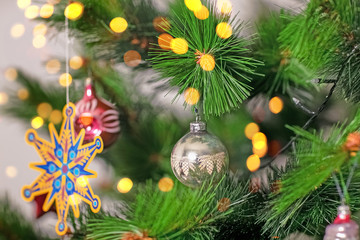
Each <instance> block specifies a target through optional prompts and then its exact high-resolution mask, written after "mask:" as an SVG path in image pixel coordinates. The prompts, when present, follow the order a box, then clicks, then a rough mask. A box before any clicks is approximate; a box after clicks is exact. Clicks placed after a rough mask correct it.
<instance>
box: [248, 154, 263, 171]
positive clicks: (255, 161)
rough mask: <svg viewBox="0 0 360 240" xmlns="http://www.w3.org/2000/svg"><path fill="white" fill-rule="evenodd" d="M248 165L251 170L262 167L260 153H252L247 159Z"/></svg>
mask: <svg viewBox="0 0 360 240" xmlns="http://www.w3.org/2000/svg"><path fill="white" fill-rule="evenodd" d="M246 166H247V168H248V169H249V171H251V172H255V171H256V170H258V169H259V167H260V158H259V156H258V155H256V154H253V155H250V156H249V157H248V158H247V160H246Z"/></svg>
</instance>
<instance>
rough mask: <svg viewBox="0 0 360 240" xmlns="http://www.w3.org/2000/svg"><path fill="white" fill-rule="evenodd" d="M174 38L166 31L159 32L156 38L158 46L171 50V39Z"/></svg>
mask: <svg viewBox="0 0 360 240" xmlns="http://www.w3.org/2000/svg"><path fill="white" fill-rule="evenodd" d="M173 39H174V38H173V37H172V36H171V35H170V34H167V33H163V34H160V36H159V38H158V43H159V46H160V47H161V48H162V49H164V50H171V40H173Z"/></svg>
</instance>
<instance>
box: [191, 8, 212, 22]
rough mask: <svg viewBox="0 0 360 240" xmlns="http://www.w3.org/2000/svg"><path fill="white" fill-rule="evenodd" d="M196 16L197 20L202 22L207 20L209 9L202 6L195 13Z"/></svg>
mask: <svg viewBox="0 0 360 240" xmlns="http://www.w3.org/2000/svg"><path fill="white" fill-rule="evenodd" d="M194 14H195V17H196V18H198V19H200V20H205V19H207V18H208V17H209V9H208V8H207V7H205V6H204V5H203V6H201V8H200V10H199V11H195V12H194Z"/></svg>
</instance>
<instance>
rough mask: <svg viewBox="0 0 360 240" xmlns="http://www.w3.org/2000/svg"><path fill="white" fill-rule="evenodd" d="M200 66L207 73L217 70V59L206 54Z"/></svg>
mask: <svg viewBox="0 0 360 240" xmlns="http://www.w3.org/2000/svg"><path fill="white" fill-rule="evenodd" d="M200 66H201V67H202V69H204V70H205V71H212V70H214V68H215V58H214V57H213V56H211V55H210V54H204V55H203V56H201V58H200Z"/></svg>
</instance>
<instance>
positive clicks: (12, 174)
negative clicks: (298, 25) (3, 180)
mask: <svg viewBox="0 0 360 240" xmlns="http://www.w3.org/2000/svg"><path fill="white" fill-rule="evenodd" d="M5 173H6V176H8V177H9V178H14V177H16V175H17V169H16V168H15V167H14V166H7V167H6V169H5Z"/></svg>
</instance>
